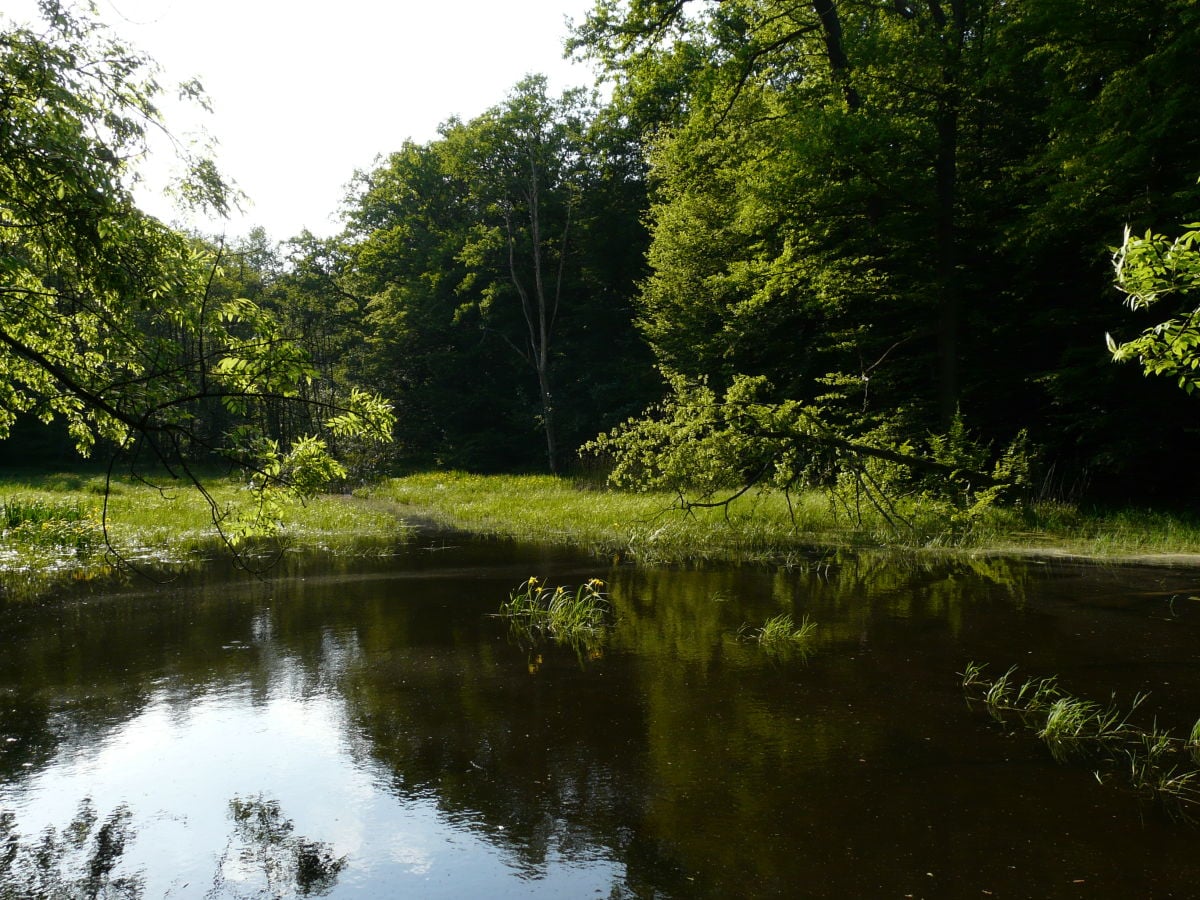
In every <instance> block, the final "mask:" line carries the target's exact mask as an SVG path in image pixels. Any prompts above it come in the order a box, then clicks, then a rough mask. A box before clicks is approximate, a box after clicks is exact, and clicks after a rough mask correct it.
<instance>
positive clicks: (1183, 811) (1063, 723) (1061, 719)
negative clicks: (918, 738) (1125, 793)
mask: <svg viewBox="0 0 1200 900" xmlns="http://www.w3.org/2000/svg"><path fill="white" fill-rule="evenodd" d="M984 669H985V667H984V666H981V665H977V664H975V663H970V664H968V665H967V667H966V669H965V670H964V672H963V673H962V685H963V690H964V691H965V692H966V695H967V698H968V700H975V701H979V702H982V703H983V705H984V706H985V707H986V708H987V710H988V712H989V713H990V714H991V715H992V717H993V718H994V719H996V720H997V721H999V722H1002V723H1003V722H1006V721H1007V720H1008V719H1010V718H1012V717H1016V718H1018V719H1019V720H1020V721H1021V722H1022V723H1023V724H1024V725H1025V726H1026V727H1027V728H1029V729H1030V730H1031V731H1033V732H1034V733H1035V734H1036V735H1037V736H1038V737H1039V738H1040V739H1041V740H1042V741H1043V742H1044V743H1045V744H1046V747H1047V748H1048V749H1049V751H1050V755H1051V756H1052V757H1053V758H1054V760H1055V761H1056V762H1058V763H1066V762H1069V761H1071V760H1081V761H1085V762H1087V763H1088V764H1091V765H1102V766H1103V765H1107V766H1109V767H1110V768H1116V767H1117V766H1119V765H1120V764H1121V763H1124V767H1125V770H1126V774H1127V777H1128V782H1129V784H1130V786H1131V787H1132V788H1133V789H1134V790H1135V791H1138V792H1140V793H1142V794H1144V795H1146V796H1149V797H1151V798H1152V799H1154V800H1155V801H1157V802H1158V803H1159V804H1160V805H1161V806H1162V807H1163V808H1164V809H1166V811H1167V812H1168V813H1169V814H1171V815H1172V816H1175V817H1177V818H1181V819H1185V820H1187V821H1193V822H1194V821H1196V820H1197V818H1198V817H1200V769H1198V768H1196V767H1197V766H1200V721H1198V722H1196V724H1195V725H1193V726H1192V730H1191V732H1190V734H1189V735H1188V736H1187V737H1186V738H1178V737H1175V736H1174V735H1172V734H1171V733H1169V732H1166V731H1162V730H1160V729H1159V728H1158V726H1157V724H1155V725H1153V726H1151V727H1150V728H1149V729H1145V728H1139V727H1137V726H1136V725H1134V724H1133V723H1132V722H1131V717H1132V716H1133V714H1134V712H1135V711H1136V710H1137V708H1138V707H1139V706H1140V705H1141V704H1142V702H1143V701H1144V700H1145V695H1142V694H1139V695H1138V696H1136V697H1134V699H1133V702H1132V703H1131V705H1130V706H1129V708H1128V710H1122V709H1120V708H1118V707H1117V706H1116V704H1115V703H1110V704H1109V705H1107V706H1105V705H1102V704H1099V703H1095V702H1093V701H1091V700H1085V699H1082V698H1079V697H1073V696H1071V695H1070V694H1067V693H1066V692H1064V691H1063V690H1062V689H1061V688H1060V687H1059V685H1058V679H1057V678H1054V677H1053V676H1051V677H1048V678H1029V679H1026V680H1025V681H1024V682H1022V683H1021V684H1020V685H1017V684H1016V682H1015V681H1014V678H1013V675H1014V673H1015V671H1016V670H1015V668H1014V669H1009V670H1008V671H1007V672H1005V673H1004V674H1003V675H1000V676H999V677H997V678H994V679H991V678H988V677H986V675H985V674H984ZM1097 775H1098V776H1099V772H1098V773H1097Z"/></svg>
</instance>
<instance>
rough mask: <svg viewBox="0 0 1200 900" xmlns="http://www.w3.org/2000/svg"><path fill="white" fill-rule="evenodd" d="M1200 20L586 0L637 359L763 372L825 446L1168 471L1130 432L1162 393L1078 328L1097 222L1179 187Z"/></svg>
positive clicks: (721, 390)
mask: <svg viewBox="0 0 1200 900" xmlns="http://www.w3.org/2000/svg"><path fill="white" fill-rule="evenodd" d="M1198 26H1200V23H1198V21H1197V17H1196V9H1195V5H1194V4H1191V3H1187V2H1175V0H1171V2H1166V3H1161V4H1149V5H1143V6H1141V7H1139V8H1138V9H1137V10H1136V11H1133V12H1132V13H1131V12H1130V11H1129V10H1128V9H1126V8H1125V7H1122V6H1120V5H1119V4H1115V3H1111V2H1103V3H1099V4H1097V3H1090V2H1083V0H1032V2H1029V3H1022V4H1015V5H1014V4H1011V3H1002V2H996V0H969V2H963V3H956V4H951V5H949V6H947V5H945V4H941V3H935V2H929V3H925V2H921V3H895V4H875V5H870V4H853V3H848V2H829V3H820V4H811V5H808V6H796V5H794V4H784V3H779V2H774V0H750V2H745V3H737V4H725V3H721V4H681V3H659V2H641V0H638V2H631V3H608V2H605V3H601V4H598V5H597V7H596V9H595V11H594V12H593V13H592V14H591V15H590V16H589V17H588V18H587V20H586V21H585V22H584V23H582V24H581V25H580V26H579V27H578V28H577V30H576V33H575V37H574V40H573V47H574V49H575V50H576V51H577V52H579V53H580V54H581V55H584V56H588V57H590V58H592V59H595V60H597V61H599V62H600V63H601V64H602V65H603V66H604V68H605V71H606V74H607V75H608V77H609V78H610V79H611V80H612V81H613V83H614V98H615V103H616V106H617V109H618V110H619V111H620V112H621V113H622V114H624V115H626V116H628V117H629V118H631V119H633V120H634V121H635V122H636V123H637V124H638V125H640V126H641V127H642V129H643V135H644V141H645V144H646V147H647V156H648V158H649V159H650V160H651V163H652V168H651V171H650V173H649V178H650V183H651V188H652V190H651V206H650V211H649V215H648V222H649V225H650V228H651V239H652V242H651V247H650V251H649V256H648V259H649V262H650V265H651V272H650V275H649V277H648V278H646V279H645V280H644V281H643V282H642V286H641V290H640V292H639V296H638V298H637V303H638V308H639V312H640V318H639V325H640V327H641V329H642V332H643V334H644V335H645V337H646V339H647V341H648V342H649V343H650V345H651V347H652V349H653V351H654V353H655V355H656V358H657V360H658V361H659V363H660V365H661V366H662V367H663V368H664V370H665V371H666V372H667V373H669V377H674V376H675V375H679V376H682V377H683V378H684V379H685V380H686V381H687V383H688V384H689V385H690V386H691V388H689V389H699V390H703V389H711V390H712V391H713V392H714V393H715V395H716V396H717V397H721V396H723V395H724V394H725V393H726V392H727V391H729V390H730V389H731V388H732V387H733V386H734V385H735V384H737V383H738V381H739V380H740V379H755V378H763V379H765V381H766V383H767V384H769V385H770V386H771V387H770V395H769V397H765V398H764V399H769V400H771V401H772V402H776V403H796V404H798V405H800V406H801V407H812V406H819V407H820V411H821V418H822V420H823V422H824V423H825V426H826V427H827V428H828V429H830V430H831V431H833V432H837V433H839V435H840V436H841V437H842V438H844V439H847V440H863V439H867V436H872V437H871V438H869V442H871V443H873V444H876V445H886V446H887V447H889V448H890V449H893V450H897V451H901V450H902V449H903V448H904V447H905V446H906V445H908V446H911V447H912V448H913V449H915V450H917V452H919V453H922V454H923V453H924V450H922V449H920V448H921V445H925V444H927V443H928V439H927V436H928V435H929V434H931V433H933V434H946V433H949V432H950V431H951V430H952V429H953V428H954V427H955V424H954V423H955V417H956V416H957V415H962V416H963V417H964V418H965V420H966V421H968V422H970V423H971V424H972V429H973V431H974V432H975V433H976V435H977V437H976V438H975V439H976V440H977V441H978V442H979V444H980V446H981V447H987V446H989V445H991V446H995V447H1000V446H1003V444H1005V443H1007V442H1010V441H1012V440H1013V439H1014V435H1018V434H1020V433H1022V432H1024V433H1025V435H1027V437H1026V438H1024V439H1022V438H1018V440H1026V441H1027V442H1028V443H1027V447H1028V448H1030V449H1029V452H1030V453H1032V450H1033V448H1036V450H1037V453H1038V455H1039V456H1041V457H1043V458H1044V459H1045V460H1046V461H1047V463H1048V464H1052V465H1053V466H1055V468H1056V470H1057V471H1058V472H1059V473H1060V477H1062V475H1061V473H1064V472H1066V473H1069V474H1068V475H1067V477H1068V478H1072V479H1077V480H1078V479H1082V478H1084V477H1085V472H1086V470H1085V467H1088V468H1090V469H1091V471H1093V472H1102V473H1105V477H1104V479H1103V481H1104V483H1105V484H1110V485H1111V484H1116V483H1118V481H1117V480H1116V479H1114V478H1112V477H1111V475H1112V473H1114V472H1118V471H1120V472H1123V473H1125V475H1126V476H1131V475H1132V474H1134V473H1136V474H1137V476H1138V477H1139V479H1140V481H1141V483H1139V484H1138V488H1139V489H1144V487H1145V482H1146V481H1147V478H1146V475H1147V470H1148V469H1156V470H1157V471H1161V472H1163V473H1164V480H1165V478H1166V476H1165V473H1166V472H1168V471H1169V470H1170V469H1171V468H1172V467H1171V466H1169V465H1163V466H1161V467H1147V466H1145V465H1144V458H1145V457H1144V454H1145V453H1146V452H1147V451H1146V448H1145V447H1144V446H1139V445H1140V444H1143V443H1144V442H1139V441H1137V440H1136V439H1135V438H1133V437H1132V435H1133V434H1135V433H1136V431H1137V429H1136V428H1135V429H1133V430H1132V431H1131V429H1130V423H1131V422H1134V421H1136V422H1143V423H1146V424H1149V423H1154V424H1155V425H1156V427H1158V429H1159V433H1160V434H1162V435H1163V444H1164V446H1163V449H1162V450H1161V451H1160V452H1161V454H1162V459H1163V460H1164V462H1165V461H1168V460H1172V461H1173V460H1175V459H1177V458H1178V457H1179V455H1180V453H1181V452H1185V451H1186V448H1187V446H1188V444H1187V443H1185V442H1186V441H1187V437H1186V434H1185V429H1184V428H1183V427H1182V426H1179V427H1176V426H1175V425H1174V424H1173V423H1175V422H1177V421H1180V419H1181V417H1180V416H1179V415H1178V411H1179V401H1178V400H1177V399H1174V398H1171V397H1168V396H1165V395H1164V394H1163V393H1162V392H1155V391H1154V389H1153V386H1143V385H1135V386H1132V387H1131V386H1130V385H1128V384H1126V383H1125V382H1122V381H1120V380H1119V376H1118V375H1116V374H1114V373H1111V372H1108V371H1106V370H1105V369H1104V367H1103V366H1102V365H1101V362H1102V361H1101V359H1100V358H1099V356H1098V355H1097V354H1096V352H1095V348H1094V347H1091V346H1089V345H1088V343H1087V340H1086V337H1085V336H1086V335H1087V334H1088V333H1089V332H1091V333H1094V331H1095V330H1097V329H1098V327H1099V326H1100V324H1101V323H1100V319H1099V317H1098V312H1099V310H1098V307H1097V306H1096V304H1095V302H1094V298H1095V297H1096V296H1097V295H1099V293H1100V291H1101V290H1102V289H1103V287H1104V284H1105V278H1104V274H1103V272H1102V271H1101V270H1100V267H1099V266H1098V265H1097V262H1098V261H1099V260H1100V255H1099V254H1100V253H1101V252H1102V251H1101V248H1102V247H1103V245H1104V243H1105V240H1104V235H1105V227H1108V228H1109V229H1111V228H1112V227H1114V224H1115V223H1119V222H1120V221H1122V220H1126V221H1128V220H1131V219H1135V220H1136V219H1138V218H1142V217H1144V216H1146V215H1147V214H1148V213H1150V212H1151V211H1154V210H1155V209H1156V208H1158V209H1171V210H1177V209H1179V207H1180V204H1181V203H1184V202H1186V199H1187V197H1188V196H1193V197H1194V196H1195V189H1194V188H1191V189H1189V188H1188V187H1187V184H1188V183H1189V182H1192V181H1194V178H1195V174H1194V160H1195V158H1196V151H1197V148H1200V129H1198V128H1197V122H1200V105H1198V104H1200V101H1198V100H1197V97H1196V95H1195V92H1194V91H1190V90H1189V89H1188V87H1187V85H1188V83H1189V82H1188V76H1187V72H1188V71H1189V65H1190V63H1189V62H1188V60H1189V59H1194V58H1195V54H1196V51H1197V46H1198V44H1197V42H1198V36H1200V27H1198ZM1081 35H1086V36H1087V37H1086V38H1081ZM1031 73H1038V74H1037V76H1036V77H1031ZM1063 73H1069V75H1068V76H1066V77H1064V74H1063ZM668 98H669V99H668ZM1047 298H1053V302H1047ZM677 390H678V389H677V388H676V391H677ZM670 402H672V401H668V403H670ZM668 419H669V417H666V418H664V417H660V418H659V421H658V423H657V424H656V425H653V426H650V425H648V426H647V430H648V431H649V430H653V429H657V430H659V431H662V430H664V429H666V428H668V427H669V425H668V424H667V421H668ZM1163 423H1167V424H1165V425H1164V424H1163ZM685 427H690V426H685ZM1168 429H1170V431H1169V433H1168ZM743 443H745V442H743ZM749 443H750V444H751V445H753V444H754V442H753V441H751V442H749ZM1002 452H1003V451H1002ZM737 454H738V448H735V447H731V448H730V449H729V450H728V451H727V454H726V455H727V456H729V457H732V456H737ZM1016 455H1017V454H1010V458H1012V459H1013V460H1015V458H1016ZM755 464H756V459H755V458H754V457H753V455H751V456H749V457H739V459H738V466H737V469H738V470H739V471H741V470H744V469H750V470H751V471H753V470H754V469H755ZM871 466H873V467H875V468H877V469H882V468H886V467H885V466H884V465H883V464H882V463H878V462H877V463H872V464H871ZM975 468H976V469H978V468H980V467H979V466H978V465H976V466H975ZM872 477H877V476H875V475H873V476H872ZM857 480H858V478H857V477H852V478H850V479H849V484H848V487H851V488H853V485H854V484H855V483H856V482H857ZM976 487H978V485H976ZM985 499H988V498H985ZM996 499H999V498H996V497H993V498H990V499H988V502H989V503H990V502H994V501H995V500H996ZM974 503H975V501H974V500H971V501H969V502H966V503H965V504H964V503H961V502H957V503H956V505H957V506H960V507H965V508H968V509H969V508H970V507H972V506H973V505H974ZM889 515H890V513H889Z"/></svg>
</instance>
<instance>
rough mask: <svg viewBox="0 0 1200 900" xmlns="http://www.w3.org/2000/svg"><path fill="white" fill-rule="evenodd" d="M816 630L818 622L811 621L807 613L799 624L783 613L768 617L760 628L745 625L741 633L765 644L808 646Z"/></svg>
mask: <svg viewBox="0 0 1200 900" xmlns="http://www.w3.org/2000/svg"><path fill="white" fill-rule="evenodd" d="M816 630H817V623H816V622H812V621H810V620H809V618H808V616H807V615H805V616H804V618H802V619H801V620H800V624H799V625H797V624H796V623H795V621H794V620H793V619H792V617H791V616H790V615H788V614H787V613H782V614H780V615H778V616H772V617H771V618H770V619H767V621H765V622H764V623H763V624H762V625H761V626H760V627H758V628H751V627H750V626H749V625H743V626H742V628H741V631H740V634H741V635H742V636H743V637H745V638H747V639H749V640H752V641H757V642H758V643H760V644H763V645H765V646H781V645H786V644H790V645H793V646H807V645H809V644H811V643H812V638H813V635H814V634H815V633H816Z"/></svg>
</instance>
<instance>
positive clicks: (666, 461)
mask: <svg viewBox="0 0 1200 900" xmlns="http://www.w3.org/2000/svg"><path fill="white" fill-rule="evenodd" d="M671 384H672V388H673V390H674V394H673V395H672V397H670V398H669V399H668V400H667V401H666V403H664V404H663V405H662V406H660V407H659V408H658V409H657V410H656V411H655V412H654V413H652V414H651V415H649V416H647V417H645V418H642V419H631V420H629V421H628V422H626V423H625V424H624V425H622V426H620V427H618V428H617V429H614V430H613V431H611V432H609V433H608V434H606V435H601V436H600V437H599V438H597V439H596V440H595V441H592V442H591V443H589V444H587V445H585V446H584V448H583V450H584V452H588V453H593V454H598V455H601V456H604V457H606V458H610V459H611V460H612V462H613V468H612V472H611V475H610V479H611V480H612V482H613V483H614V484H615V485H617V486H620V487H625V488H632V489H637V490H665V491H669V492H671V493H673V494H675V495H676V496H677V497H678V503H679V505H680V506H681V507H682V508H683V509H685V510H690V509H694V508H697V507H706V506H711V507H728V504H729V503H730V502H732V501H733V500H735V499H737V498H738V497H740V496H742V495H743V494H745V493H747V492H748V491H750V490H752V489H763V488H771V489H774V490H777V491H782V492H783V493H784V495H785V496H786V497H790V496H791V494H792V493H793V492H797V491H801V490H803V489H806V488H823V489H826V490H827V491H828V493H829V498H830V502H831V503H833V504H835V506H836V507H839V508H841V509H843V510H844V511H845V512H846V513H847V515H848V516H850V518H851V521H852V524H853V525H854V526H855V527H861V525H862V524H863V520H864V506H868V507H870V508H871V509H873V510H874V512H875V513H877V514H878V515H879V516H881V517H882V518H883V520H884V521H885V522H886V523H887V524H888V526H889V527H891V528H892V529H893V531H896V532H907V533H910V534H916V533H920V532H921V531H922V530H923V529H921V528H920V527H918V525H917V523H915V522H914V521H913V520H912V518H911V517H910V516H908V515H906V514H905V512H904V510H903V509H902V508H901V505H900V503H901V500H902V498H903V497H904V496H906V495H912V496H919V498H920V500H921V501H922V504H923V505H924V506H925V507H926V514H929V513H930V512H932V511H933V510H934V509H935V508H937V507H939V506H940V507H944V509H943V510H941V511H942V512H943V514H944V515H946V516H947V517H948V519H949V522H950V524H951V526H952V527H953V528H954V529H956V530H957V531H963V530H969V528H970V526H971V524H972V523H973V522H974V521H976V520H978V519H979V518H980V517H981V516H982V514H983V513H984V512H985V511H986V510H987V509H988V508H989V507H990V506H991V505H992V503H994V502H995V501H996V500H997V499H998V498H1000V497H1001V496H1003V494H1004V493H1006V492H1007V493H1009V494H1012V493H1013V492H1014V489H1016V488H1019V486H1020V485H1021V484H1022V483H1024V482H1025V480H1026V478H1027V471H1028V458H1027V454H1026V451H1025V450H1024V449H1023V447H1022V446H1021V442H1022V441H1023V440H1024V438H1023V437H1020V438H1018V440H1017V441H1016V442H1014V443H1013V444H1012V445H1010V446H1009V447H1008V448H1007V449H1006V450H1005V451H1004V453H1003V454H1002V455H1001V457H1000V459H999V460H998V461H997V462H996V463H995V465H994V466H992V467H991V471H987V469H988V466H987V463H988V460H987V456H988V453H987V449H986V448H984V447H980V446H979V445H978V444H977V443H976V442H975V441H973V440H972V439H971V438H970V436H969V435H968V434H967V432H966V429H965V426H964V425H963V422H962V419H961V417H955V419H954V421H953V422H952V425H951V428H950V430H949V431H947V432H946V433H945V434H942V435H930V436H929V438H928V447H927V448H925V449H923V450H919V449H918V448H917V447H915V446H914V445H913V444H912V443H910V442H899V441H896V440H895V439H894V438H893V437H892V435H891V434H890V433H889V431H888V429H886V428H882V427H881V428H878V429H876V430H875V431H874V432H872V433H869V434H867V435H864V436H863V437H862V438H857V439H851V438H849V437H848V436H847V433H846V430H845V429H838V428H836V427H834V426H833V425H832V424H831V421H830V420H831V417H830V415H829V414H828V412H827V411H826V410H825V409H824V408H823V407H822V406H820V405H818V404H815V403H814V404H807V405H805V404H801V403H799V402H796V401H786V400H785V401H780V402H776V401H772V400H770V399H769V393H770V391H769V389H770V385H769V384H767V383H766V381H765V379H763V378H761V377H759V378H750V377H745V376H736V377H735V378H734V380H733V383H732V385H731V386H730V388H729V389H728V390H727V391H726V392H725V394H724V396H722V397H718V396H717V394H716V393H715V392H714V391H713V390H712V389H710V388H709V387H708V386H707V385H706V384H704V383H703V382H702V383H700V384H698V385H695V384H690V383H689V382H687V381H686V380H685V379H683V378H682V377H679V376H676V377H674V378H673V379H672V380H671ZM721 494H723V495H724V496H718V495H721ZM689 496H694V497H696V498H698V499H688V498H689Z"/></svg>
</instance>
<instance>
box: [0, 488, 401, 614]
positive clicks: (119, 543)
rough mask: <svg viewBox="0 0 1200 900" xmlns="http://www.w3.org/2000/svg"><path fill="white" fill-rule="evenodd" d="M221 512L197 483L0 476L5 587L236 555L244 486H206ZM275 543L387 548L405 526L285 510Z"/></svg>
mask: <svg viewBox="0 0 1200 900" xmlns="http://www.w3.org/2000/svg"><path fill="white" fill-rule="evenodd" d="M205 486H206V488H207V490H208V492H209V496H210V497H211V499H212V501H213V504H215V506H214V505H210V504H209V502H208V501H207V500H206V499H205V497H204V496H203V495H202V494H201V493H200V492H199V491H198V490H196V488H195V486H194V485H191V484H189V483H185V482H173V481H171V480H170V479H169V478H165V477H164V478H161V479H159V480H158V481H155V482H154V483H153V484H151V483H147V482H143V481H138V480H132V479H130V480H114V481H112V482H108V481H106V479H105V478H104V477H103V476H99V475H88V474H74V473H50V474H31V473H24V472H9V473H0V589H2V590H3V591H4V592H5V593H7V594H9V595H21V596H27V595H36V593H37V591H38V588H39V584H40V583H41V582H46V583H47V584H48V583H49V581H48V579H50V578H51V577H53V578H63V577H66V578H69V579H72V580H79V579H90V578H93V577H96V576H98V575H101V574H105V573H107V572H109V571H110V570H111V569H112V567H113V566H114V565H118V566H119V565H120V564H121V563H124V562H133V563H144V564H147V565H155V566H168V567H169V566H176V565H179V564H182V563H184V562H185V561H188V560H194V559H197V558H201V557H204V556H211V555H213V554H216V553H220V552H228V548H227V546H226V545H225V543H224V540H223V538H222V537H221V534H220V532H219V531H218V529H217V527H216V526H215V525H214V517H215V518H217V519H218V520H219V521H220V522H221V525H222V527H223V528H225V529H226V533H227V534H228V533H229V529H230V527H231V526H233V525H236V522H237V517H238V516H239V514H246V513H248V512H249V510H248V507H249V505H250V501H251V499H252V498H251V496H250V492H249V491H248V490H247V489H246V488H245V486H244V485H241V484H237V483H234V482H232V481H230V480H228V479H225V478H221V477H219V476H214V477H212V478H209V479H207V480H206V481H205ZM280 513H281V515H280V522H281V525H280V529H279V532H278V535H277V536H276V539H277V540H278V541H282V542H283V543H285V544H287V545H291V546H303V547H321V548H325V549H333V550H339V549H342V548H347V547H352V546H354V545H356V544H360V543H361V542H362V541H363V540H382V539H385V538H389V537H393V536H395V535H396V534H398V533H399V532H400V531H401V530H402V528H403V526H402V523H400V522H399V521H398V520H397V518H396V517H395V516H394V515H392V514H391V512H389V511H388V510H385V509H380V508H378V507H374V506H371V505H369V504H364V503H361V502H359V501H354V500H352V499H350V498H344V497H318V498H316V499H314V500H311V501H309V502H307V503H304V504H301V503H299V502H294V503H288V504H285V505H284V506H283V507H282V508H281V510H280Z"/></svg>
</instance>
